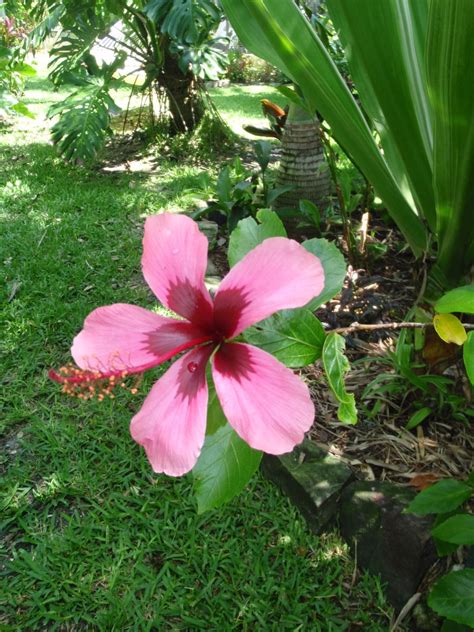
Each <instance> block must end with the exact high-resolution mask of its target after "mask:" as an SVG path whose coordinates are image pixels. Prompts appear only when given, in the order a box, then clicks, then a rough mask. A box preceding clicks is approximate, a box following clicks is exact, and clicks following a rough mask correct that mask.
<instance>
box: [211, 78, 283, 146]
mask: <svg viewBox="0 0 474 632" xmlns="http://www.w3.org/2000/svg"><path fill="white" fill-rule="evenodd" d="M210 95H211V97H212V99H213V100H214V103H215V104H216V105H217V107H218V108H219V110H220V111H221V113H222V117H223V118H224V120H225V122H226V123H227V125H229V127H230V128H231V129H232V131H233V132H235V133H236V134H239V135H240V136H244V137H245V138H253V139H254V140H255V138H256V137H255V136H252V135H251V134H247V132H245V131H244V130H243V125H255V126H256V127H268V123H267V119H266V118H265V117H264V116H263V113H262V106H261V104H260V101H261V99H269V100H270V101H273V102H274V103H277V104H278V105H280V106H281V107H284V106H285V104H286V100H285V98H284V97H283V96H282V95H281V94H280V93H279V92H278V90H277V89H276V88H272V87H271V86H260V85H259V86H230V87H228V88H217V89H216V88H214V89H213V90H210Z"/></svg>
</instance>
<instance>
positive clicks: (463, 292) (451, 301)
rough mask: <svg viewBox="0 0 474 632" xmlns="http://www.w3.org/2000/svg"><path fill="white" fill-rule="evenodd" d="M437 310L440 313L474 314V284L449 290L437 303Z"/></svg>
mask: <svg viewBox="0 0 474 632" xmlns="http://www.w3.org/2000/svg"><path fill="white" fill-rule="evenodd" d="M435 310H436V311H437V312H438V314H448V313H451V312H462V313H463V314H474V284H473V285H465V286H464V287H457V288H456V289H455V290H451V291H450V292H447V293H446V294H445V295H444V296H442V297H441V298H440V299H439V301H438V302H437V303H436V305H435Z"/></svg>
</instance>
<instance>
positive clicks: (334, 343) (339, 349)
mask: <svg viewBox="0 0 474 632" xmlns="http://www.w3.org/2000/svg"><path fill="white" fill-rule="evenodd" d="M345 348H346V341H345V340H344V338H343V337H342V336H340V335H339V334H328V335H327V336H326V340H325V341H324V346H323V366H324V370H325V372H326V377H327V380H328V384H329V386H330V388H331V390H332V392H333V393H334V395H335V397H336V399H337V400H338V402H339V404H340V406H339V410H338V413H337V416H338V418H339V421H341V422H342V423H346V424H355V423H357V410H356V407H355V398H354V395H353V394H349V393H348V392H347V391H346V386H345V384H344V376H345V374H346V373H347V371H349V369H350V364H349V360H348V359H347V358H346V356H345V355H344V349H345Z"/></svg>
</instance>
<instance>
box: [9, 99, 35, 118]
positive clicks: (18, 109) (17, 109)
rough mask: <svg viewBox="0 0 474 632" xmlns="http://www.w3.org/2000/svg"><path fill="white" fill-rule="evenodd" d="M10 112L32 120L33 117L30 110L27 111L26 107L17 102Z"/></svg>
mask: <svg viewBox="0 0 474 632" xmlns="http://www.w3.org/2000/svg"><path fill="white" fill-rule="evenodd" d="M11 109H12V110H14V111H15V112H17V113H18V114H22V115H23V116H27V117H28V118H31V119H34V118H35V115H34V114H33V112H32V111H31V110H29V109H28V108H27V107H26V105H25V104H24V103H22V102H21V101H19V102H18V103H15V105H12V108H11Z"/></svg>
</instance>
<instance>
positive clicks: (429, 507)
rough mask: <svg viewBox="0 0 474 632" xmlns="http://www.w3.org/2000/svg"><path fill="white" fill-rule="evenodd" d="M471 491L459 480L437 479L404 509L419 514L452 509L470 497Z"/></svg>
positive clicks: (444, 511) (443, 511)
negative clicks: (436, 481)
mask: <svg viewBox="0 0 474 632" xmlns="http://www.w3.org/2000/svg"><path fill="white" fill-rule="evenodd" d="M471 493H472V490H471V488H470V487H469V486H468V485H466V484H465V483H461V482H460V481H453V480H445V481H439V482H438V483H435V484H434V485H432V486H431V487H428V489H424V490H423V491H422V492H420V493H419V494H418V495H417V496H416V497H415V498H414V499H413V500H412V501H411V503H410V504H409V505H408V507H407V509H406V511H407V512H409V513H415V514H418V515H420V516H425V515H426V514H434V513H446V512H448V511H454V510H455V509H457V508H458V507H459V506H460V505H462V504H463V503H465V502H466V500H468V499H469V498H470V497H471Z"/></svg>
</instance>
